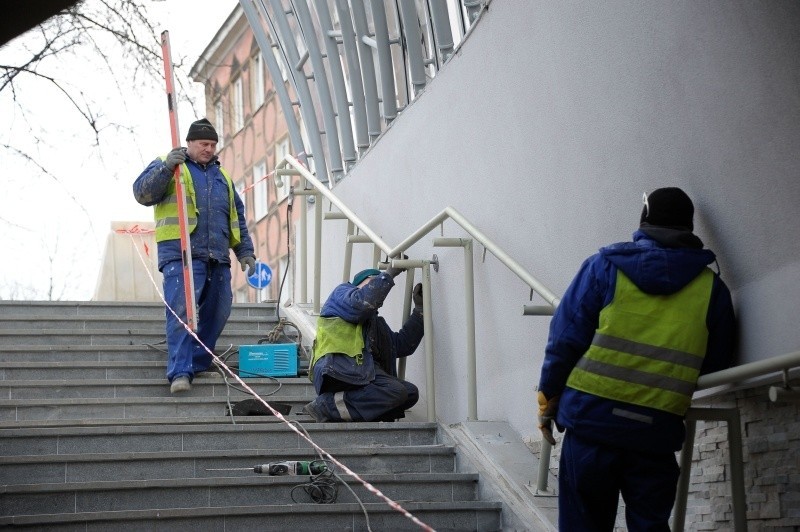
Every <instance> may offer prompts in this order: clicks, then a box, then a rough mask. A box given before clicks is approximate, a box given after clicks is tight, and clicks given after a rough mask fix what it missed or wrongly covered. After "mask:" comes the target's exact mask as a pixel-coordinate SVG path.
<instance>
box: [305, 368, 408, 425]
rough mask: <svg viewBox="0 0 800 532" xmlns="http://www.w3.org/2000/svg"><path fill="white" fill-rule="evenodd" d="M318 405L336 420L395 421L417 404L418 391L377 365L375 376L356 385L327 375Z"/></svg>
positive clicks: (328, 416) (326, 414)
mask: <svg viewBox="0 0 800 532" xmlns="http://www.w3.org/2000/svg"><path fill="white" fill-rule="evenodd" d="M321 391H322V393H321V394H320V395H319V397H317V399H316V404H317V405H318V406H319V408H320V409H321V410H322V412H323V413H324V414H325V416H326V417H327V418H328V419H331V420H334V421H394V420H395V419H400V418H402V417H405V411H406V410H408V409H409V408H411V407H412V406H414V405H415V404H417V401H418V400H419V390H418V389H417V387H416V386H415V385H414V384H412V383H410V382H408V381H402V380H400V379H398V378H397V377H392V376H391V375H389V374H387V373H386V372H384V371H383V370H381V369H380V368H375V379H374V380H373V381H372V382H370V383H369V384H366V385H364V386H354V385H351V384H347V383H344V382H341V381H338V380H335V379H330V378H328V377H326V378H325V382H324V383H323V385H322V390H321Z"/></svg>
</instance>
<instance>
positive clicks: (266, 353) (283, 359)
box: [239, 344, 297, 379]
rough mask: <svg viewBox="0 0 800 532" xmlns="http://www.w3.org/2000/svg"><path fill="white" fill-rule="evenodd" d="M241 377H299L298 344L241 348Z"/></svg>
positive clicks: (259, 345) (243, 346) (244, 346)
mask: <svg viewBox="0 0 800 532" xmlns="http://www.w3.org/2000/svg"><path fill="white" fill-rule="evenodd" d="M239 377H241V378H243V379H246V378H251V379H255V378H259V377H297V344H258V345H242V346H239Z"/></svg>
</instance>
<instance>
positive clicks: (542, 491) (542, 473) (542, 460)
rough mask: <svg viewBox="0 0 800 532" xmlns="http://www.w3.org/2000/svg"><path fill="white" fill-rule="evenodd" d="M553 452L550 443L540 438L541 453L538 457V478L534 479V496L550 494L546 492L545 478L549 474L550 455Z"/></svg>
mask: <svg viewBox="0 0 800 532" xmlns="http://www.w3.org/2000/svg"><path fill="white" fill-rule="evenodd" d="M552 451H553V446H552V445H550V442H549V441H547V440H545V439H544V438H542V452H541V454H540V455H539V476H538V477H537V479H536V494H537V495H546V494H551V492H550V491H548V490H547V477H548V475H549V474H550V453H551V452H552Z"/></svg>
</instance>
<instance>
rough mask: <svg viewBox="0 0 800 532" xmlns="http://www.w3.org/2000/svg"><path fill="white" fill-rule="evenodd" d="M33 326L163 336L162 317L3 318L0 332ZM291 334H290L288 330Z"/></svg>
mask: <svg viewBox="0 0 800 532" xmlns="http://www.w3.org/2000/svg"><path fill="white" fill-rule="evenodd" d="M276 323H277V319H276V318H275V317H274V316H269V317H267V316H239V317H236V318H231V319H229V320H228V321H227V322H226V324H225V330H226V331H239V330H249V331H264V332H270V331H272V330H273V329H274V328H275V324H276ZM32 325H36V326H39V327H41V328H42V330H58V331H89V330H95V331H107V330H112V331H120V332H123V331H128V330H141V331H160V332H161V333H162V334H163V333H164V325H165V320H164V316H160V317H157V316H104V317H93V316H40V317H37V318H35V319H31V317H29V316H2V317H1V318H0V331H26V330H30V329H31V326H32ZM287 332H293V331H287Z"/></svg>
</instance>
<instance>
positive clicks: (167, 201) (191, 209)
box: [154, 156, 242, 248]
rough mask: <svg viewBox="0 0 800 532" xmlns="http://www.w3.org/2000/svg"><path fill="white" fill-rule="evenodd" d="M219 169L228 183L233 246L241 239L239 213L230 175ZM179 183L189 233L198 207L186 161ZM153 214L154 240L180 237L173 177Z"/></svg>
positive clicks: (195, 224) (195, 219) (231, 242)
mask: <svg viewBox="0 0 800 532" xmlns="http://www.w3.org/2000/svg"><path fill="white" fill-rule="evenodd" d="M164 159H166V156H163V157H161V160H162V161H163V160H164ZM219 170H220V172H222V175H223V176H224V177H225V181H226V183H227V184H228V197H229V198H230V209H229V212H230V214H229V218H230V226H231V229H230V236H229V237H228V241H229V245H230V247H231V248H235V247H236V246H238V245H239V243H240V242H241V241H242V240H241V239H242V235H241V232H240V231H239V213H237V212H236V202H235V201H234V192H233V181H231V178H230V176H229V175H228V173H227V172H226V171H225V170H224V169H223V168H222V167H221V166H220V167H219ZM181 183H182V184H183V186H184V190H185V191H186V218H187V221H188V224H189V233H192V232H193V231H194V229H195V227H197V214H198V209H197V199H196V196H195V191H194V182H193V181H192V174H191V173H190V172H189V167H188V166H186V163H184V164H181ZM154 215H155V220H156V242H162V241H164V240H177V239H179V238H180V237H181V232H180V226H179V225H178V195H177V193H176V192H175V180H174V179H170V181H169V184H168V185H167V194H166V196H164V199H163V200H161V201H160V202H159V203H157V204H156V206H155V208H154Z"/></svg>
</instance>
